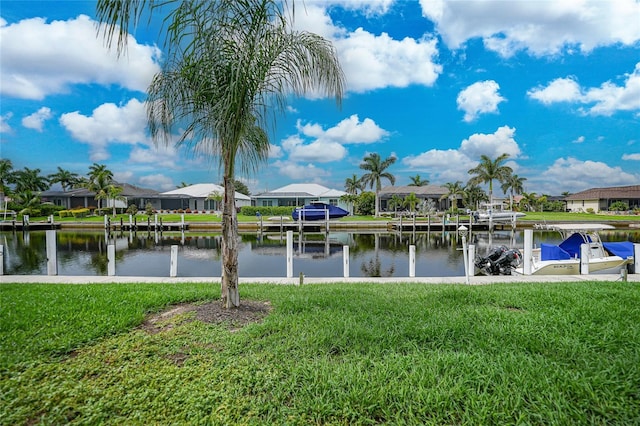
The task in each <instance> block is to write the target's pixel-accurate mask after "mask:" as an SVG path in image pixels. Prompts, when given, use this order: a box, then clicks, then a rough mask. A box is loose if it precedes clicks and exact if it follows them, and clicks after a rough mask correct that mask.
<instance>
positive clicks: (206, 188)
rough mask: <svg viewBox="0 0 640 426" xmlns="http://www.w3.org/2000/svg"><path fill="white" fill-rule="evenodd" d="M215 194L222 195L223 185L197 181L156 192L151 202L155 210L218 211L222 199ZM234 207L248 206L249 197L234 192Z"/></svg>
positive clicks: (220, 208) (249, 203)
mask: <svg viewBox="0 0 640 426" xmlns="http://www.w3.org/2000/svg"><path fill="white" fill-rule="evenodd" d="M216 195H218V196H219V197H222V196H223V195H224V187H222V186H220V185H216V184H214V183H198V184H195V185H189V186H185V187H182V188H177V189H174V190H171V191H166V192H163V193H161V194H158V197H157V199H156V200H155V202H152V205H153V207H154V209H156V210H180V209H182V210H187V209H189V210H191V211H219V210H222V201H221V200H220V199H216V198H217V197H216ZM235 200H236V207H243V206H250V205H251V197H249V196H248V195H245V194H242V193H240V192H237V191H236V193H235Z"/></svg>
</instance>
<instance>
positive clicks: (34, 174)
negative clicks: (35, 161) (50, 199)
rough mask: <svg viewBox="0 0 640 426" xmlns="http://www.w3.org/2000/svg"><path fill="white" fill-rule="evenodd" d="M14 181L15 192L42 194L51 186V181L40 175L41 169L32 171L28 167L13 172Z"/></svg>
mask: <svg viewBox="0 0 640 426" xmlns="http://www.w3.org/2000/svg"><path fill="white" fill-rule="evenodd" d="M12 181H13V182H14V183H15V184H16V187H15V192H23V191H32V192H42V191H46V190H47V189H49V187H50V186H51V185H50V184H49V179H47V178H46V177H44V176H42V175H40V169H30V168H28V167H25V168H23V169H22V170H16V171H15V172H13V174H12Z"/></svg>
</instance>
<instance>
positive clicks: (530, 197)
mask: <svg viewBox="0 0 640 426" xmlns="http://www.w3.org/2000/svg"><path fill="white" fill-rule="evenodd" d="M521 203H523V204H524V207H526V208H527V210H528V211H530V212H531V211H533V212H534V211H536V206H537V204H538V194H536V193H535V192H523V193H522V201H521Z"/></svg>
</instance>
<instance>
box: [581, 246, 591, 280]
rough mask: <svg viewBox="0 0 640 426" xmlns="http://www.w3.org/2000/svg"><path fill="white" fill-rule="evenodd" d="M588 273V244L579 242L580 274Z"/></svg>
mask: <svg viewBox="0 0 640 426" xmlns="http://www.w3.org/2000/svg"><path fill="white" fill-rule="evenodd" d="M588 274H589V244H580V275H588Z"/></svg>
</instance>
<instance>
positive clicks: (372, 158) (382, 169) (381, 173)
mask: <svg viewBox="0 0 640 426" xmlns="http://www.w3.org/2000/svg"><path fill="white" fill-rule="evenodd" d="M395 162H396V157H388V158H386V159H385V160H382V159H381V158H380V154H378V153H376V152H374V153H372V154H369V155H367V156H366V157H364V160H363V161H362V163H360V168H361V169H362V170H366V171H367V173H365V174H363V175H362V177H361V178H360V179H361V180H362V184H363V185H364V186H365V187H367V186H369V188H372V189H373V187H374V186H375V191H376V206H375V215H376V216H378V215H379V214H380V200H379V193H380V189H381V188H382V184H381V182H382V179H387V180H388V181H389V182H390V183H391V185H395V183H396V177H395V176H394V175H392V174H391V173H389V172H387V171H386V170H387V168H389V166H391V165H392V164H393V163H395Z"/></svg>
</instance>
